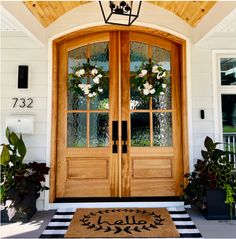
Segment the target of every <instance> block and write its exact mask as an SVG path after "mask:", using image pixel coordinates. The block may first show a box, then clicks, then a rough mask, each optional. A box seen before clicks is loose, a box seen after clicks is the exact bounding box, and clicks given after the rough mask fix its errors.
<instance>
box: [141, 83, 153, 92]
mask: <svg viewBox="0 0 236 239" xmlns="http://www.w3.org/2000/svg"><path fill="white" fill-rule="evenodd" d="M143 86H144V88H145V89H148V90H151V89H152V87H153V86H152V85H151V84H149V83H148V82H147V81H146V82H145V84H143Z"/></svg>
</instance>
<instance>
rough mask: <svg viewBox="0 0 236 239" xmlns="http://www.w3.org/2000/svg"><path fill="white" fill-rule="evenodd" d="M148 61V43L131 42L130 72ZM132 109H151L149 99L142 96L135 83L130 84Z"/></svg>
mask: <svg viewBox="0 0 236 239" xmlns="http://www.w3.org/2000/svg"><path fill="white" fill-rule="evenodd" d="M147 61H148V45H147V44H144V43H139V42H131V43H130V72H131V79H132V77H134V74H133V72H134V71H137V70H138V69H139V67H140V66H141V65H142V63H143V62H147ZM130 109H131V110H134V109H149V99H148V98H146V99H142V98H140V93H139V91H138V89H137V87H136V86H135V85H133V84H132V80H131V85H130Z"/></svg>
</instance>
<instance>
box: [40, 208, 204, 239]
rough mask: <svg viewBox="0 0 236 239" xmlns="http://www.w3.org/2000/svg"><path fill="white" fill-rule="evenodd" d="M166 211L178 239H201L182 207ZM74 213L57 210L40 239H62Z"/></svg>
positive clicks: (68, 209) (74, 209) (68, 210)
mask: <svg viewBox="0 0 236 239" xmlns="http://www.w3.org/2000/svg"><path fill="white" fill-rule="evenodd" d="M167 209H168V211H169V213H170V216H171V218H172V220H173V222H174V224H175V226H176V229H177V230H178V232H179V234H180V238H202V235H201V233H200V232H199V230H198V229H197V227H196V226H195V224H194V222H193V221H192V219H191V218H190V216H189V215H188V213H187V212H186V211H185V209H184V208H183V207H170V208H167ZM75 211H76V208H67V209H58V210H57V212H56V213H55V215H54V216H53V218H52V219H51V221H50V222H49V224H48V226H47V227H46V229H45V230H44V231H43V233H42V235H41V236H40V238H64V235H65V234H66V231H67V228H68V227H69V225H70V222H71V220H72V217H73V214H74V212H75ZM165 239H166V238H165Z"/></svg>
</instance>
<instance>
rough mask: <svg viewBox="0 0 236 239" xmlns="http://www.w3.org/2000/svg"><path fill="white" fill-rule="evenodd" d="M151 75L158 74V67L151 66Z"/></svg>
mask: <svg viewBox="0 0 236 239" xmlns="http://www.w3.org/2000/svg"><path fill="white" fill-rule="evenodd" d="M152 73H159V70H158V66H156V65H155V66H153V67H152Z"/></svg>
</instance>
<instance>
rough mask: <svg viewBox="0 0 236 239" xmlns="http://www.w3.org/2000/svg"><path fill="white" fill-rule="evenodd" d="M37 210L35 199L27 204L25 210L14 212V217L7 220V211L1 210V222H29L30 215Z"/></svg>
mask: <svg viewBox="0 0 236 239" xmlns="http://www.w3.org/2000/svg"><path fill="white" fill-rule="evenodd" d="M36 212H37V208H36V200H35V201H34V202H32V203H31V204H30V205H29V208H28V209H27V212H16V214H15V215H14V217H13V218H12V219H11V220H10V221H9V218H8V215H7V211H6V210H3V211H1V223H12V222H29V220H30V219H31V218H32V216H33V215H34V214H35V213H36Z"/></svg>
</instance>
